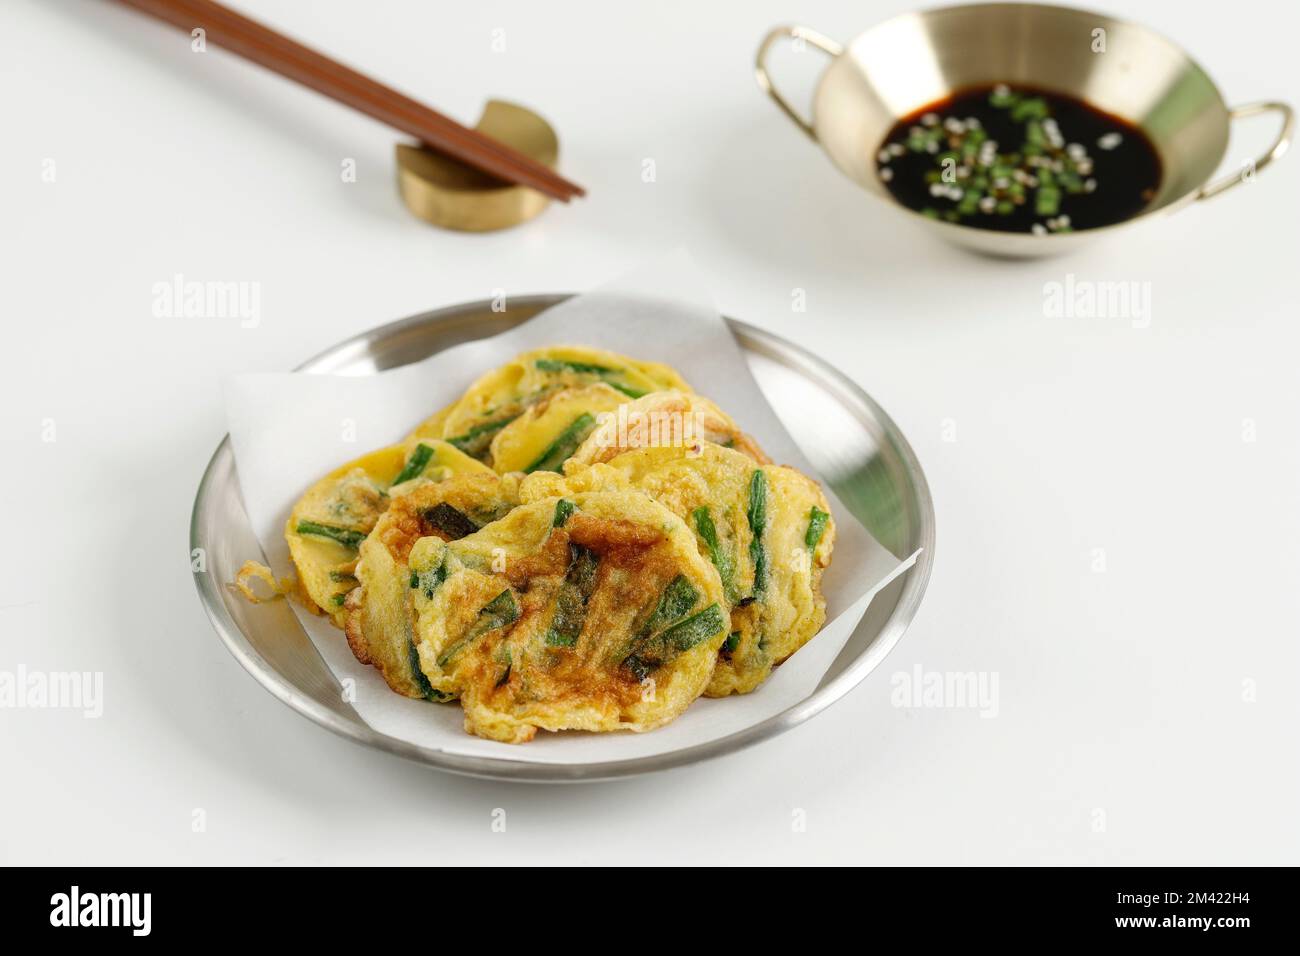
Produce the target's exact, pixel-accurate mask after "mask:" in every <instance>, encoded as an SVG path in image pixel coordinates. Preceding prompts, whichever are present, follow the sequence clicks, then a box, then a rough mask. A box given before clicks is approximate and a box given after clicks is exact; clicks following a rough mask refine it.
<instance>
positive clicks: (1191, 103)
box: [756, 3, 1295, 258]
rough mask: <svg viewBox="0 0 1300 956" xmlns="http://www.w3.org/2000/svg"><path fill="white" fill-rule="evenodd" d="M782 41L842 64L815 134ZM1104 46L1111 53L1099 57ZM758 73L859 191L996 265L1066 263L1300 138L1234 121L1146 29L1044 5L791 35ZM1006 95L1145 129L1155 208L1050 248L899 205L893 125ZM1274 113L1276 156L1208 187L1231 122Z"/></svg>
mask: <svg viewBox="0 0 1300 956" xmlns="http://www.w3.org/2000/svg"><path fill="white" fill-rule="evenodd" d="M1097 31H1102V32H1101V33H1098V32H1097ZM785 39H792V40H794V41H796V42H797V43H799V44H801V45H802V44H811V45H812V46H815V47H817V48H818V49H820V50H822V51H823V52H824V53H826V54H827V55H828V56H830V58H831V60H830V63H829V65H828V66H827V67H826V69H825V70H824V71H823V73H822V75H821V79H820V80H819V81H818V84H817V89H816V93H815V95H814V97H813V118H812V121H811V122H809V121H808V120H805V119H804V118H803V117H801V116H800V115H799V114H798V113H797V112H796V111H795V110H794V108H793V107H791V105H790V103H789V102H788V101H787V100H786V99H785V98H784V97H783V96H782V95H781V94H780V93H779V92H777V90H776V88H775V87H774V86H773V84H772V79H771V77H770V76H769V74H768V69H767V58H768V54H769V53H770V51H771V50H772V47H773V46H774V45H775V44H776V43H778V42H780V41H781V40H785ZM1099 40H1100V41H1101V42H1104V52H1094V50H1095V48H1096V47H1097V46H1098V45H1099ZM756 70H757V76H758V83H759V86H761V87H762V88H763V89H764V90H765V91H766V92H767V93H768V95H770V96H771V97H772V99H773V100H775V101H776V105H777V106H779V107H780V108H781V109H782V111H783V112H785V114H786V115H787V116H789V117H790V119H792V120H793V121H794V123H795V125H797V126H798V127H799V128H800V129H802V130H803V131H804V132H805V133H807V134H808V135H809V136H810V137H811V138H812V139H813V141H814V142H816V143H819V144H820V145H821V147H822V149H824V150H825V151H826V153H827V155H829V156H830V158H831V160H832V162H834V163H835V165H836V166H838V167H839V168H840V170H841V171H842V172H843V173H845V174H846V175H847V176H848V177H849V178H850V179H852V180H853V181H854V182H856V183H858V184H859V185H860V186H862V187H863V188H865V189H866V190H867V192H869V193H871V194H873V195H875V196H878V197H880V198H882V199H884V200H885V201H886V202H888V203H889V205H890V206H891V207H893V208H894V209H897V210H899V211H901V212H904V213H907V214H908V215H909V216H911V217H912V218H913V219H914V220H915V221H916V222H919V223H923V224H924V225H925V226H926V227H927V228H929V229H932V230H937V232H936V235H939V236H941V237H942V238H944V239H946V240H948V241H949V242H953V243H956V244H958V245H960V246H964V247H966V248H968V249H973V250H976V251H978V252H983V253H988V254H991V255H999V256H1012V257H1018V258H1024V257H1032V256H1044V255H1055V254H1057V253H1061V252H1066V251H1069V250H1072V249H1074V248H1076V247H1077V246H1078V245H1079V244H1081V243H1084V242H1087V241H1088V240H1090V239H1092V238H1094V237H1096V236H1099V235H1101V234H1103V233H1110V232H1113V231H1114V230H1116V229H1119V228H1121V227H1123V226H1127V225H1130V224H1132V223H1134V222H1137V221H1139V220H1142V219H1146V218H1148V217H1150V216H1153V215H1155V214H1157V213H1165V212H1170V211H1172V210H1175V209H1178V208H1180V207H1181V206H1184V205H1186V204H1188V203H1190V202H1192V201H1194V200H1198V199H1208V198H1210V197H1211V196H1217V195H1218V194H1220V193H1222V192H1225V191H1226V190H1228V189H1230V188H1232V187H1233V186H1235V185H1236V184H1237V183H1240V182H1245V181H1248V180H1250V179H1252V178H1253V177H1254V174H1255V173H1256V172H1257V171H1259V170H1261V169H1263V168H1264V167H1265V166H1267V165H1268V164H1269V163H1271V162H1272V161H1273V160H1275V159H1278V158H1280V157H1281V156H1282V154H1283V153H1285V152H1286V150H1287V148H1288V147H1289V146H1290V145H1291V137H1292V134H1293V132H1294V129H1295V115H1294V113H1293V112H1292V110H1291V107H1290V106H1288V105H1287V104H1285V103H1279V102H1259V103H1249V104H1247V105H1245V106H1237V107H1232V108H1229V107H1228V106H1227V105H1225V103H1224V101H1223V97H1222V96H1221V95H1220V93H1219V90H1218V88H1217V87H1215V85H1214V83H1213V82H1212V81H1211V80H1210V78H1209V77H1208V76H1207V75H1206V73H1205V71H1204V70H1202V69H1201V68H1200V67H1199V66H1198V65H1197V64H1196V62H1195V61H1193V60H1192V59H1191V57H1189V56H1188V55H1187V54H1186V53H1184V52H1183V51H1182V50H1181V49H1179V47H1177V46H1176V45H1174V44H1173V43H1171V42H1170V41H1169V40H1167V39H1165V38H1164V37H1162V36H1161V35H1160V34H1158V33H1155V32H1154V31H1152V30H1149V29H1147V28H1146V27H1143V26H1139V25H1137V24H1134V23H1127V22H1125V21H1123V20H1116V19H1113V18H1112V17H1108V16H1105V15H1103V14H1100V13H1090V12H1088V11H1086V10H1076V9H1071V8H1068V7H1052V6H1045V5H1042V4H1015V3H989V4H978V5H974V6H960V7H945V8H942V9H938V10H927V11H921V12H916V13H907V14H904V15H902V16H899V17H895V18H894V19H892V20H887V21H886V22H884V23H882V24H880V25H878V26H876V27H873V28H872V29H870V30H868V31H867V32H866V33H863V34H862V35H860V36H859V37H858V38H857V39H855V40H854V41H853V42H852V43H850V44H849V45H848V47H847V48H845V47H843V46H841V45H840V44H839V43H836V42H835V41H834V40H831V39H829V38H827V37H825V36H823V35H822V34H820V33H818V32H817V31H815V30H812V29H809V28H808V27H801V26H780V27H776V28H775V29H773V30H772V31H771V32H770V33H768V35H767V36H766V37H765V38H764V39H763V43H762V45H761V46H760V47H759V49H758V56H757V62H756ZM995 83H1007V84H1009V85H1011V86H1013V87H1014V86H1016V85H1023V86H1029V87H1036V88H1040V89H1045V90H1050V91H1059V92H1061V93H1066V94H1069V95H1071V96H1074V97H1076V98H1078V99H1082V100H1084V101H1086V102H1088V103H1090V104H1092V105H1093V106H1096V107H1099V108H1100V109H1102V110H1104V111H1106V112H1108V113H1111V114H1114V115H1116V116H1119V117H1122V118H1124V119H1127V120H1128V121H1129V122H1131V123H1133V124H1134V125H1136V126H1138V127H1140V128H1141V129H1142V130H1143V131H1145V132H1146V134H1147V135H1148V136H1149V137H1150V138H1151V141H1152V142H1153V143H1154V144H1155V146H1156V149H1157V151H1158V152H1159V154H1160V160H1161V163H1162V165H1163V167H1164V178H1163V180H1162V182H1161V184H1160V187H1159V191H1158V192H1157V194H1156V196H1155V197H1154V198H1153V199H1152V201H1151V203H1150V204H1149V205H1148V206H1147V207H1146V208H1145V209H1144V210H1143V211H1142V212H1141V213H1140V214H1138V215H1137V216H1134V217H1133V218H1131V219H1129V220H1126V221H1125V222H1122V223H1117V224H1115V225H1112V226H1105V227H1101V228H1097V229H1086V230H1079V231H1076V232H1069V233H1061V234H1048V235H1034V234H1032V233H1007V232H995V231H992V230H988V229H980V228H978V227H974V226H965V225H960V224H956V223H949V222H943V221H942V220H934V219H930V218H927V217H925V216H922V215H921V214H920V213H918V212H915V211H913V210H911V209H908V208H907V207H905V206H903V205H902V204H900V203H898V202H897V201H896V200H895V199H894V198H893V197H892V196H891V195H890V194H889V192H888V190H887V189H886V188H885V185H884V184H883V183H882V182H881V181H880V178H879V176H878V175H877V173H876V153H877V151H878V150H879V148H880V145H881V143H882V142H883V141H884V139H885V136H886V135H887V134H888V133H889V131H890V129H891V127H892V126H893V125H894V123H895V122H897V121H898V119H899V118H901V117H903V116H906V115H908V114H909V113H912V112H914V111H916V110H917V109H919V108H920V107H922V106H924V105H926V104H927V103H932V102H935V101H936V100H941V99H943V98H945V97H947V96H949V95H950V94H951V93H952V92H953V91H954V90H958V89H961V88H963V87H970V86H979V85H987V84H995ZM1266 112H1276V113H1280V114H1281V116H1282V128H1281V130H1280V131H1279V133H1278V136H1277V139H1276V140H1274V142H1273V145H1272V146H1271V147H1270V148H1269V149H1268V151H1267V152H1265V153H1264V154H1263V155H1262V156H1260V157H1259V158H1258V159H1255V160H1254V161H1253V162H1250V163H1247V164H1245V165H1244V166H1243V167H1242V169H1241V170H1239V171H1237V172H1234V173H1231V174H1228V175H1225V176H1223V177H1222V178H1220V179H1216V180H1214V181H1213V182H1211V181H1210V177H1211V176H1212V175H1213V173H1214V171H1215V169H1216V168H1217V167H1218V166H1219V164H1220V163H1221V162H1222V161H1223V157H1224V154H1225V152H1226V151H1227V147H1228V127H1229V124H1230V123H1231V121H1232V120H1234V119H1241V118H1243V117H1247V116H1254V115H1256V114H1259V113H1266Z"/></svg>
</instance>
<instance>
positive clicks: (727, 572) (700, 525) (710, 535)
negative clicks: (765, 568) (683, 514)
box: [691, 505, 735, 604]
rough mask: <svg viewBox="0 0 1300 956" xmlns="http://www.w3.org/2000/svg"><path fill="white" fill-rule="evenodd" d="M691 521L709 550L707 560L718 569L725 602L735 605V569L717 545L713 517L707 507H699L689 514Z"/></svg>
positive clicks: (725, 553) (716, 531)
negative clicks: (724, 593)
mask: <svg viewBox="0 0 1300 956" xmlns="http://www.w3.org/2000/svg"><path fill="white" fill-rule="evenodd" d="M691 520H692V521H693V522H695V531H696V533H698V534H699V536H700V538H701V539H703V541H704V543H705V544H706V545H708V548H709V560H710V561H712V562H713V566H714V567H715V568H717V569H718V577H719V578H721V579H722V590H723V591H725V592H726V594H727V600H728V601H729V602H731V603H733V604H734V603H735V581H734V577H735V568H734V567H733V565H732V560H731V555H730V553H728V552H727V551H724V550H723V548H722V546H721V545H720V544H719V543H718V529H717V527H716V526H715V525H714V524H713V516H712V515H711V514H709V506H708V505H700V506H699V507H698V508H696V509H695V510H694V511H692V512H691Z"/></svg>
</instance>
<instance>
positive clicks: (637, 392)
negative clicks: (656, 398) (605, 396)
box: [605, 381, 650, 398]
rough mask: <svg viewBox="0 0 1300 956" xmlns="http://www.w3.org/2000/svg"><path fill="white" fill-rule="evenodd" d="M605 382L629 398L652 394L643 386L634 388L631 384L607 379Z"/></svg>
mask: <svg viewBox="0 0 1300 956" xmlns="http://www.w3.org/2000/svg"><path fill="white" fill-rule="evenodd" d="M605 384H606V385H608V386H609V387H610V388H612V389H614V391H616V392H622V393H623V394H624V395H626V396H627V397H628V398H641V397H642V396H644V395H649V394H650V393H649V392H647V391H646V390H645V389H643V388H633V387H632V386H631V385H620V384H619V383H618V382H610V381H606V382H605Z"/></svg>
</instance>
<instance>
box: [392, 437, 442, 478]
mask: <svg viewBox="0 0 1300 956" xmlns="http://www.w3.org/2000/svg"><path fill="white" fill-rule="evenodd" d="M432 457H433V449H432V448H431V447H430V446H428V445H426V444H424V443H421V444H419V445H416V446H415V451H413V452H411V457H410V458H409V459H407V462H406V467H405V468H403V469H402V470H401V471H400V472H399V473H398V475H397V477H396V478H394V479H393V484H395V485H400V484H401V483H402V482H404V481H410V480H411V479H412V478H418V477H420V475H421V474H423V473H424V469H425V466H426V465H428V464H429V459H431V458H432Z"/></svg>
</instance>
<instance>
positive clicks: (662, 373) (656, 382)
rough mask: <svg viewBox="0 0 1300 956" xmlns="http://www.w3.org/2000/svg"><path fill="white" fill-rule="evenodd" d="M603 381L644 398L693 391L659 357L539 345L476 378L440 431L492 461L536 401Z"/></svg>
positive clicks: (619, 389)
mask: <svg viewBox="0 0 1300 956" xmlns="http://www.w3.org/2000/svg"><path fill="white" fill-rule="evenodd" d="M597 383H604V384H605V385H608V386H609V387H610V388H613V389H614V390H616V391H618V392H620V393H622V394H623V395H624V396H625V397H626V398H640V397H641V396H642V395H646V394H649V393H650V392H656V391H660V390H662V389H677V390H679V391H683V392H689V391H691V387H690V386H689V385H687V384H686V382H685V381H684V380H683V379H682V377H681V376H680V375H678V374H677V372H676V371H674V370H673V369H671V368H669V367H668V366H667V365H661V364H659V363H657V362H639V361H637V360H635V359H631V358H628V357H627V356H626V355H619V354H617V353H616V352H607V351H605V350H604V349H594V348H588V347H586V346H578V345H569V346H552V347H549V348H542V349H534V350H533V351H531V352H524V353H523V354H521V355H518V356H516V357H515V358H514V359H513V360H512V361H510V362H508V363H507V364H505V365H503V366H501V367H500V368H496V369H493V370H492V371H490V372H488V373H487V374H485V375H483V376H481V377H480V378H479V379H478V380H477V381H475V382H474V384H473V385H471V386H470V387H469V390H468V391H467V392H466V393H465V394H464V396H462V397H461V399H460V400H459V401H458V402H456V403H455V405H454V406H453V407H452V408H451V409H450V410H449V411H447V412H446V416H445V417H444V418H443V419H442V420H441V422H440V423H436V424H440V426H441V433H440V434H438V435H435V436H434V437H440V438H444V439H446V440H447V441H449V442H451V443H452V444H453V445H455V446H456V447H457V448H459V449H461V450H462V451H464V452H465V453H467V454H469V455H471V456H473V457H474V458H478V459H480V460H485V461H490V456H491V450H492V442H493V439H494V438H495V437H496V435H497V433H498V432H500V431H501V430H502V429H504V428H505V427H506V426H507V425H508V424H510V423H511V422H512V421H514V420H515V419H516V418H518V417H519V416H520V415H522V414H523V413H524V412H525V411H526V410H527V409H528V408H529V407H530V406H532V405H534V404H536V403H537V402H538V401H540V400H541V399H543V398H545V397H546V396H548V395H550V394H552V393H554V392H557V391H559V390H560V389H566V388H580V387H582V386H585V385H595V384H597ZM439 414H442V413H439ZM437 417H438V416H434V418H435V419H436V418H437ZM433 421H434V420H433V419H431V420H430V422H433ZM429 424H430V423H429V422H426V423H425V425H424V426H421V428H422V430H426V431H427V426H428V425H429ZM430 434H432V433H431V432H430ZM498 470H499V471H503V470H505V469H498Z"/></svg>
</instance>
